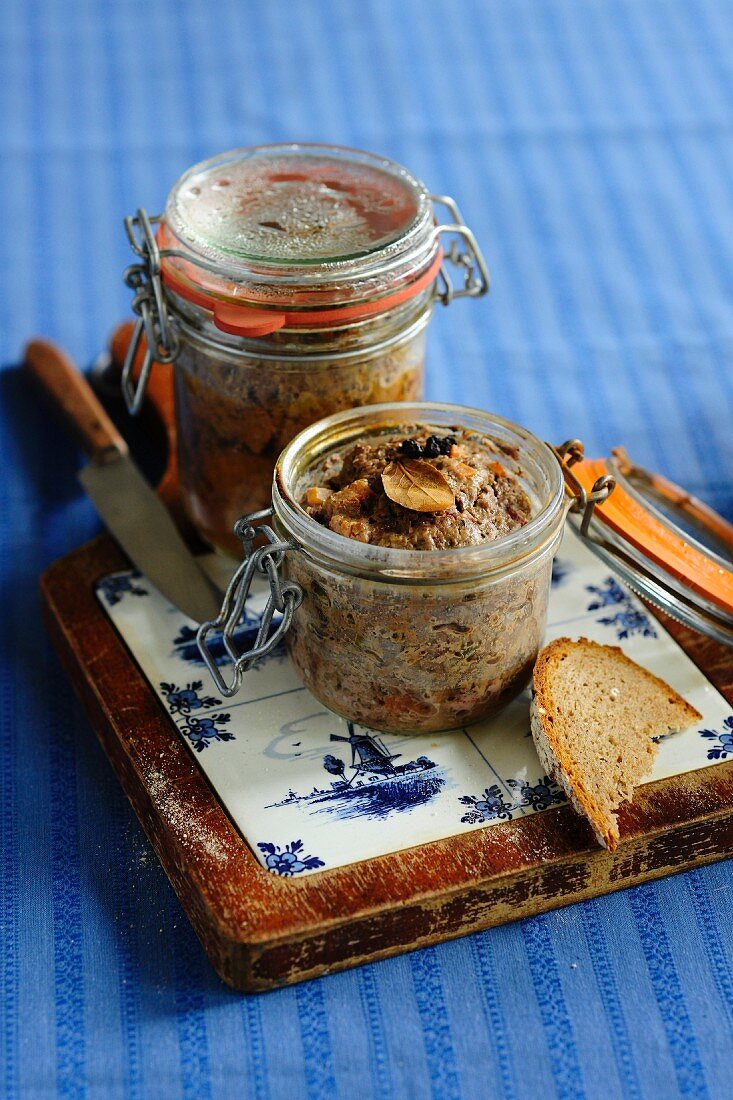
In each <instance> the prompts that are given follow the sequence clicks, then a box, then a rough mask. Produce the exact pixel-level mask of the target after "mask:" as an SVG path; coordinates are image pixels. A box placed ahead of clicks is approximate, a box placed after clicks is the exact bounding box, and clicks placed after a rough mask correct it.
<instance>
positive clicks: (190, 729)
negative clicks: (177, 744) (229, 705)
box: [178, 714, 236, 752]
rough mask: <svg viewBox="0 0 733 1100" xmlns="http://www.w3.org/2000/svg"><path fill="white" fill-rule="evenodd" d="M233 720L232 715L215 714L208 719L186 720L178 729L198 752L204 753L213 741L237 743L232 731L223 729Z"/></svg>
mask: <svg viewBox="0 0 733 1100" xmlns="http://www.w3.org/2000/svg"><path fill="white" fill-rule="evenodd" d="M230 720H231V714H213V715H211V716H209V717H207V718H192V717H190V718H186V721H185V722H184V723H182V725H180V726H179V727H178V728H179V730H180V731H181V733H182V734H184V736H186V737H187V738H188V740H189V741H190V742H191V744H192V745H193V747H194V748H195V750H196V752H203V751H204V749H205V748H208V746H209V745H210V744H211V742H212V741H236V737H235V736H234V734H233V733H231V731H230V730H224V729H221V726H225V725H226V724H227V722H229V721H230Z"/></svg>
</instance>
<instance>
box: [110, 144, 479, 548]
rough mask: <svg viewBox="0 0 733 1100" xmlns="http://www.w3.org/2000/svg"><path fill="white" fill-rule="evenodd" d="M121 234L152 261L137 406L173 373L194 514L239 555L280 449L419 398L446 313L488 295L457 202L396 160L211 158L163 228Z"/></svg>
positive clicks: (138, 305) (128, 391) (183, 470)
mask: <svg viewBox="0 0 733 1100" xmlns="http://www.w3.org/2000/svg"><path fill="white" fill-rule="evenodd" d="M438 205H442V206H443V207H445V208H446V209H447V210H448V213H449V220H448V221H447V222H445V223H443V224H440V223H439V222H438V220H437V217H436V207H437V206H438ZM155 226H157V229H156V228H154V227H155ZM126 228H127V232H128V236H129V239H130V243H131V245H132V247H133V249H134V251H135V252H136V253H137V254H138V256H139V257H140V260H141V262H140V263H137V264H134V265H132V266H131V267H130V268H128V270H127V272H126V275H125V277H126V281H127V282H128V284H129V285H130V286H131V287H132V289H133V290H134V291H135V295H134V299H133V308H134V310H135V312H136V313H137V314H138V321H137V325H136V329H135V336H134V338H133V340H132V343H131V345H130V348H129V351H128V355H127V360H126V363H125V369H124V371H123V391H124V393H125V398H126V401H127V404H128V408H129V409H130V411H131V412H133V413H134V412H136V411H137V410H139V408H140V406H141V403H142V400H143V396H144V391H145V385H146V381H147V378H148V375H149V372H150V369H151V367H152V365H153V363H154V362H155V361H159V362H171V361H173V362H175V367H176V369H175V380H176V382H175V393H176V426H177V436H178V459H179V467H180V479H181V487H182V490H183V499H184V504H185V506H186V508H187V510H188V512H189V515H190V518H191V519H192V521H193V522H194V524H195V526H196V527H197V528H198V530H199V532H200V533H201V534H202V535H203V537H204V538H205V539H206V540H207V541H208V542H210V543H211V544H213V545H214V546H216V547H219V548H222V549H225V550H229V551H231V550H236V549H237V544H236V542H235V541H234V539H233V536H232V533H231V532H232V526H233V523H234V521H235V519H236V518H237V516H239V515H241V514H242V513H243V512H246V511H250V510H256V509H259V508H262V507H264V506H265V505H266V504H267V503H268V502H269V498H270V483H271V480H272V472H273V469H274V465H275V461H276V459H277V457H278V455H279V454H280V452H281V450H282V449H283V447H284V446H285V445H286V444H287V443H288V442H289V441H290V440H291V439H292V438H293V437H294V436H295V435H296V434H297V433H298V432H299V431H301V430H302V429H303V428H305V427H307V426H308V425H309V424H312V423H313V422H314V421H316V420H319V419H321V418H322V417H324V416H328V415H329V414H331V413H334V412H337V411H339V410H342V409H348V408H353V407H355V406H360V405H365V404H372V403H380V402H391V401H411V400H416V399H419V398H420V397H421V396H422V383H423V363H424V350H425V330H426V327H427V324H428V322H429V320H430V316H431V313H432V310H433V306H434V304H435V302H436V301H441V302H442V303H443V304H445V305H447V304H449V302H450V301H452V299H453V298H458V297H478V296H480V295H482V294H484V293H486V291H487V290H488V286H489V283H488V274H487V271H486V266H485V263H484V260H483V257H482V256H481V253H480V250H479V248H478V246H477V244H476V241H475V238H474V236H473V234H472V233H471V231H470V230H469V229H468V228H467V227H466V226H465V225H464V224H463V219H462V217H461V215H460V213H459V211H458V209H457V207H456V205H455V203H454V202H453V201H452V200H451V199H449V198H447V197H444V196H443V197H438V196H433V195H430V194H429V192H428V190H427V188H426V187H425V186H424V184H422V183H421V182H420V181H419V180H418V179H416V178H415V177H414V176H412V175H411V174H410V173H409V172H407V171H406V169H404V168H402V167H400V166H399V165H397V164H395V163H393V162H392V161H389V160H385V159H383V158H380V157H376V156H373V155H371V154H369V153H364V152H359V151H357V150H352V149H343V148H340V147H336V146H322V145H270V146H259V147H253V148H249V149H238V150H234V151H232V152H229V153H225V154H222V155H221V156H218V157H214V158H212V159H211V160H208V161H205V162H203V163H202V164H199V165H196V166H194V167H193V168H191V169H190V170H189V171H188V172H186V173H185V174H184V175H183V176H182V177H181V178H180V179H179V180H178V182H177V183H176V184H175V186H174V187H173V189H172V191H171V193H170V195H169V197H168V201H167V204H166V208H165V213H164V214H163V215H162V216H159V217H154V218H149V217H148V216H147V214H146V213H145V211H144V210H139V211H138V213H137V215H135V216H134V217H131V218H128V219H127V220H126ZM443 240H446V241H447V242H448V247H447V249H446V250H445V251H444V248H443V245H442V243H441V242H442V241H443ZM451 267H453V268H454V269H455V270H456V271H458V272H459V273H460V279H461V284H460V285H459V286H457V287H455V288H454V286H453V284H452V282H451V280H450V276H449V274H448V271H449V268H451ZM143 343H144V345H145V353H144V358H143V362H142V368H141V370H140V375H139V378H138V379H137V380H136V381H135V380H134V379H133V369H134V365H135V364H136V361H137V353H138V350H139V348H140V346H141V344H143Z"/></svg>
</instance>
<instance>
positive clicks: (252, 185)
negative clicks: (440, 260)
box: [165, 145, 432, 276]
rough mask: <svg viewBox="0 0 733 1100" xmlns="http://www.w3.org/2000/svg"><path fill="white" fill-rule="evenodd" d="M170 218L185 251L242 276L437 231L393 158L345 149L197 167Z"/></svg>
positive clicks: (424, 195)
mask: <svg viewBox="0 0 733 1100" xmlns="http://www.w3.org/2000/svg"><path fill="white" fill-rule="evenodd" d="M165 217H166V222H167V223H168V226H169V227H170V229H171V230H172V231H173V233H174V234H175V236H176V237H177V238H178V240H179V242H180V243H181V244H183V245H184V246H186V247H188V248H189V249H190V250H191V251H192V252H193V253H195V254H197V255H199V256H201V257H204V258H206V259H207V260H209V261H210V262H211V261H213V262H214V263H218V264H219V265H221V268H222V272H224V271H227V272H229V273H230V274H231V275H232V276H236V274H237V272H238V271H246V270H249V269H251V267H252V266H255V267H257V266H260V265H264V266H266V267H273V266H280V265H282V266H284V267H298V268H301V269H302V268H309V267H313V266H318V267H324V266H329V265H332V264H344V263H349V262H353V261H355V260H358V259H360V258H364V257H374V256H375V255H377V256H382V257H383V256H384V255H385V253H386V254H391V253H393V252H395V251H401V247H400V245H402V247H406V246H407V245H409V243H410V242H411V241H412V239H413V237H414V236H418V237H419V236H420V231H421V229H422V231H423V232H424V230H425V229H426V228H428V229H429V228H431V226H432V204H431V202H430V196H429V194H428V192H427V190H426V188H425V186H424V185H423V184H422V183H420V181H419V180H417V179H416V178H415V177H414V176H412V175H411V174H410V173H409V172H407V171H406V169H404V168H402V167H400V165H398V164H395V163H393V162H392V161H390V160H386V159H384V158H381V157H376V156H373V155H372V154H370V153H364V152H361V151H359V150H355V149H344V148H341V147H339V146H328V145H264V146H254V147H252V148H249V149H235V150H232V151H231V152H228V153H223V154H221V155H220V156H217V157H214V158H212V159H211V160H208V161H204V162H203V163H201V164H197V165H195V166H194V167H193V168H191V169H189V171H188V172H186V173H185V174H184V175H183V176H182V177H181V178H180V179H179V181H178V182H177V184H176V185H175V187H174V188H173V190H172V191H171V193H170V195H169V197H168V203H167V206H166V213H165Z"/></svg>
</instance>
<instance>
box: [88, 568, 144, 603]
mask: <svg viewBox="0 0 733 1100" xmlns="http://www.w3.org/2000/svg"><path fill="white" fill-rule="evenodd" d="M140 580H142V573H141V572H140V571H139V570H137V569H133V570H132V571H131V572H130V573H120V574H117V575H115V576H112V577H104V578H103V579H102V580H101V581H100V582H99V583H98V585H97V591H98V592H101V594H102V595H103V596H104V598H105V600H106V602H107V606H108V607H114V606H115V605H116V604H118V603H120V602H121V600H122V598H123V596H125V595H129V596H147V595H148V590H147V588H143V586H142V585H141V584H138V583H137V582H138V581H140Z"/></svg>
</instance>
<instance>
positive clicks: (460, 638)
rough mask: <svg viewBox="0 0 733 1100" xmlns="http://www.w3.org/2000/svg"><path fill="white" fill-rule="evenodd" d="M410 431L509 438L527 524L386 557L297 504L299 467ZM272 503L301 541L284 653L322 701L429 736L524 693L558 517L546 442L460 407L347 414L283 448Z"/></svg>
mask: <svg viewBox="0 0 733 1100" xmlns="http://www.w3.org/2000/svg"><path fill="white" fill-rule="evenodd" d="M415 424H418V425H421V426H430V428H431V429H436V430H438V431H441V430H442V431H445V430H446V429H450V430H455V429H456V428H458V427H460V428H467V429H469V430H471V431H479V432H482V433H483V434H485V435H489V436H491V437H492V439H494V440H499V441H501V442H503V443H504V444H506V446H507V448H508V451H507V456H506V464H507V465H509V464H511V463H512V462H513V472H515V473H516V476H517V477H518V478H521V480H522V483H523V487H524V488H525V490H526V492H527V493H528V495H529V497H530V500H531V501H532V505H533V518H532V519H531V520H530V521H529V523H528V524H526V525H525V527H522V528H520V529H518V530H516V531H514V532H512V534H510V535H508V536H506V537H504V538H502V539H497V540H496V541H495V542H491V543H486V544H483V545H480V546H467V547H459V548H453V549H450V550H443V551H416V550H409V549H399V550H396V549H391V548H384V547H379V546H374V545H369V544H362V543H358V542H355V541H354V540H352V539H347V538H344V537H343V536H340V535H338V534H336V533H335V532H333V531H330V530H328V529H327V528H323V527H322V526H321V525H319V524H318V523H316V522H315V521H313V520H312V519H311V518H310V517H309V516H308V515H307V513H305V512H304V511H303V509H302V508H300V507H299V506H298V500H299V499H300V496H301V494H302V490H303V486H304V485H305V484H307V481H308V470H309V469H311V468H313V467H316V466H317V465H318V463H321V462H323V460H324V458H327V457H328V456H329V455H330V454H332V453H334V452H336V451H342V450H343V449H345V448H346V447H348V445H349V444H350V443H354V442H357V441H359V440H363V439H365V438H368V437H369V436H370V435H371V434H374V435H378V434H382V433H384V432H385V431H388V430H389V429H390V427H391V426H392V425H394V426H395V427H398V426H399V427H402V426H404V425H411V426H412V425H415ZM510 454H514V455H515V456H516V457H515V459H513V460H512V459H510V457H509V455H510ZM502 461H503V462H504V461H505V458H504V456H503V457H502ZM273 509H274V515H273V526H274V529H275V532H276V534H277V535H278V537H279V538H280V539H282V540H283V541H288V542H290V543H292V544H294V545H296V546H297V547H298V550H297V551H295V552H288V553H287V554H286V555H285V558H284V562H283V568H284V570H285V573H286V575H287V577H288V579H290V580H293V581H297V582H298V584H300V586H301V587H302V589H303V600H302V603H301V605H300V607H299V608H298V609H297V611H296V613H295V615H294V617H293V622H292V625H291V627H290V630H289V632H288V634H287V635H286V637H287V645H288V649H289V652H290V655H291V657H292V659H293V661H294V663H295V666H296V668H297V669H298V672H299V673H300V675H301V677H302V679H303V681H304V683H305V684H306V685H307V686H308V688H309V689H310V690H311V691H312V692H313V694H314V695H315V696H316V697H317V698H318V699H319V700H320V701H321V702H323V703H324V704H325V705H326V706H328V707H329V708H331V709H332V710H334V711H336V712H337V713H339V714H341V715H343V716H344V717H345V718H348V719H351V720H353V721H357V722H359V723H361V724H363V725H365V726H369V727H371V728H374V729H378V730H382V731H384V732H390V733H397V732H430V731H435V730H440V729H450V728H455V727H457V726H462V725H465V724H467V723H469V722H475V721H477V720H478V719H480V718H485V717H487V716H488V715H490V714H493V713H495V712H496V711H497V710H499V709H500V708H501V707H502V706H504V705H505V704H506V703H507V702H509V701H510V700H511V699H513V698H514V697H515V696H516V695H517V694H518V693H519V692H520V691H521V690H522V689H523V688H524V687H525V685H526V684H527V682H528V681H529V678H530V676H531V672H532V667H533V664H534V661H535V658H536V656H537V652H538V649H539V647H540V645H541V643H542V636H543V633H544V627H545V619H546V614H547V605H548V598H549V591H550V577H551V571H552V559H553V557H554V554H555V551H556V548H557V545H558V543H559V541H560V538H561V535H562V529H563V523H564V516H565V507H564V491H563V482H562V476H561V473H560V467H559V464H558V462H557V460H556V458H555V456H554V455H553V453H552V452H551V450H550V448H549V447H548V446H547V445H546V444H544V443H542V442H541V441H540V440H538V439H537V438H536V437H534V436H532V435H531V434H530V433H529V432H526V431H525V430H524V429H521V428H518V427H517V426H516V425H512V424H510V423H509V422H508V421H504V420H502V419H501V418H498V417H493V416H491V415H489V414H486V413H481V412H478V411H475V410H470V409H463V408H461V407H459V406H447V407H445V406H438V405H434V404H429V403H424V402H423V403H420V404H417V403H415V404H409V403H408V404H406V405H404V406H402V408H400V407H399V406H394V405H389V406H387V405H383V406H378V407H376V408H373V409H358V410H354V411H353V412H352V413H351V414H340V415H338V416H334V417H331V418H329V420H328V421H326V422H324V423H322V424H318V425H316V426H314V427H313V428H311V429H309V430H308V431H306V432H304V433H302V434H301V435H300V436H299V437H298V438H297V439H295V440H294V441H293V442H292V443H291V444H290V446H289V447H288V448H287V449H286V451H285V453H284V454H283V456H282V457H281V459H280V461H279V463H278V468H277V472H276V478H275V484H274V487H273Z"/></svg>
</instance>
